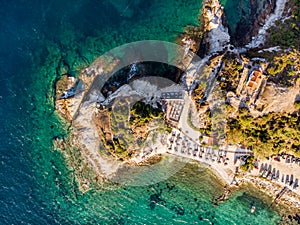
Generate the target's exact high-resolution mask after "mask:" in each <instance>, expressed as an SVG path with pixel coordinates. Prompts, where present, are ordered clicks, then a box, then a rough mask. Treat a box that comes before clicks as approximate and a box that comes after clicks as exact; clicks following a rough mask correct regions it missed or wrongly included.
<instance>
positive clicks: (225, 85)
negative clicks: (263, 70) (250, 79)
mask: <svg viewBox="0 0 300 225" xmlns="http://www.w3.org/2000/svg"><path fill="white" fill-rule="evenodd" d="M223 65H224V67H223V69H222V70H221V71H220V74H219V77H218V80H219V82H220V87H221V88H222V89H223V90H225V91H226V92H228V91H233V92H235V90H236V88H237V86H238V84H239V81H240V77H241V72H242V70H243V65H242V64H241V63H239V62H238V61H237V58H236V57H235V56H229V57H226V58H224V59H223Z"/></svg>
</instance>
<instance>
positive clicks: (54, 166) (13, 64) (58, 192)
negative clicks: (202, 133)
mask: <svg viewBox="0 0 300 225" xmlns="http://www.w3.org/2000/svg"><path fill="white" fill-rule="evenodd" d="M200 5H201V2H200V1H199V2H198V3H195V1H193V0H171V1H159V0H154V1H142V0H118V1H95V0H90V1H87V0H74V1H58V0H52V1H51V0H50V1H37V0H34V1H30V2H28V1H24V0H18V1H13V2H12V1H0V14H1V20H0V27H1V31H2V32H1V33H0V40H1V41H0V49H1V51H0V82H1V88H0V103H1V107H0V124H1V129H0V134H1V135H0V143H1V144H0V151H1V154H0V163H1V170H0V173H1V176H0V177H1V178H0V187H1V192H0V202H1V209H0V224H183V223H187V224H193V223H194V224H209V222H210V223H214V224H234V223H236V224H274V223H275V221H277V220H278V218H279V217H278V214H277V213H276V212H273V211H270V210H269V209H267V205H266V204H264V203H263V202H261V201H260V200H259V199H256V198H255V197H253V195H248V194H243V192H238V193H237V194H236V195H234V196H233V197H232V198H231V199H230V200H229V201H228V202H226V203H223V204H221V205H219V206H218V207H216V208H215V207H213V206H212V204H211V199H212V197H214V196H216V195H218V194H220V191H221V190H222V185H220V184H219V181H218V180H217V179H216V178H215V177H214V176H213V175H211V174H210V173H209V172H208V171H207V169H205V168H201V167H200V168H198V167H196V166H192V165H190V166H188V167H186V168H185V169H183V171H181V172H179V173H178V174H176V175H175V176H173V177H171V178H170V179H168V180H166V181H163V182H161V183H159V184H156V185H153V186H145V187H115V188H114V189H113V190H105V191H101V192H94V191H90V192H88V193H87V194H85V195H82V194H80V193H79V191H78V190H77V185H76V184H75V183H74V181H73V172H72V170H70V169H68V168H67V167H66V164H65V162H64V159H63V157H62V156H61V154H60V153H59V152H56V151H53V150H52V148H51V147H52V142H51V140H52V138H53V137H55V136H58V135H65V133H66V132H67V131H65V130H67V125H66V124H64V123H63V121H60V120H59V118H57V116H56V115H55V113H54V106H53V96H54V92H53V87H54V86H53V85H54V82H55V80H56V78H57V75H58V74H60V73H63V72H67V73H69V74H72V75H76V73H77V72H78V71H79V70H80V69H82V68H83V67H85V66H87V65H88V64H89V63H91V62H92V61H93V60H94V59H95V58H96V57H97V56H100V55H101V54H103V53H104V52H106V51H107V50H110V49H111V48H113V47H116V46H119V45H121V44H124V43H127V42H131V41H137V40H144V39H157V40H165V41H174V39H175V38H176V37H177V35H178V34H180V33H181V32H182V30H183V27H185V26H187V25H196V24H197V20H196V18H197V15H198V13H199V8H200ZM151 200H153V201H155V202H156V204H153V203H151ZM252 200H254V201H255V202H256V204H257V206H258V208H259V210H257V213H256V214H254V215H250V214H249V207H250V206H249V202H250V201H252Z"/></svg>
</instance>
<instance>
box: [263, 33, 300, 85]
mask: <svg viewBox="0 0 300 225" xmlns="http://www.w3.org/2000/svg"><path fill="white" fill-rule="evenodd" d="M299 35H300V34H299ZM299 37H300V36H299ZM299 37H298V39H299ZM267 72H268V74H269V75H270V76H269V81H272V82H274V83H276V84H281V85H284V86H293V85H295V82H296V81H297V80H298V79H299V75H300V51H297V50H295V49H294V50H292V51H289V52H283V53H281V54H279V55H277V56H275V57H274V58H273V59H272V61H271V62H270V64H269V65H268V68H267Z"/></svg>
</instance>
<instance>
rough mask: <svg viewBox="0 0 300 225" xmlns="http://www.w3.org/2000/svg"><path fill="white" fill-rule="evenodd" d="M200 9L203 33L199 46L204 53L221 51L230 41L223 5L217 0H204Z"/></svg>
mask: <svg viewBox="0 0 300 225" xmlns="http://www.w3.org/2000/svg"><path fill="white" fill-rule="evenodd" d="M202 10H203V13H202V18H203V24H202V26H203V30H204V35H203V40H202V46H201V47H203V48H204V49H205V50H204V51H205V54H212V53H216V52H220V51H223V50H224V48H226V47H227V45H228V44H229V43H230V36H229V34H228V28H227V26H226V25H225V16H224V9H223V6H222V5H221V4H220V2H219V1H218V0H206V1H205V2H204V4H203V9H202ZM201 47H200V48H201Z"/></svg>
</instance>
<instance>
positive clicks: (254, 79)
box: [247, 70, 263, 91]
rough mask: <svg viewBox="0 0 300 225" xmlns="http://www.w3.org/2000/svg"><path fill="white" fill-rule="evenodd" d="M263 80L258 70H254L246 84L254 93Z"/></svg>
mask: <svg viewBox="0 0 300 225" xmlns="http://www.w3.org/2000/svg"><path fill="white" fill-rule="evenodd" d="M262 80H263V75H262V72H261V71H260V70H254V71H253V72H252V73H251V75H250V77H249V80H248V82H247V87H249V88H251V89H252V90H253V91H255V90H256V89H257V88H258V87H259V86H260V84H261V82H262Z"/></svg>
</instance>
